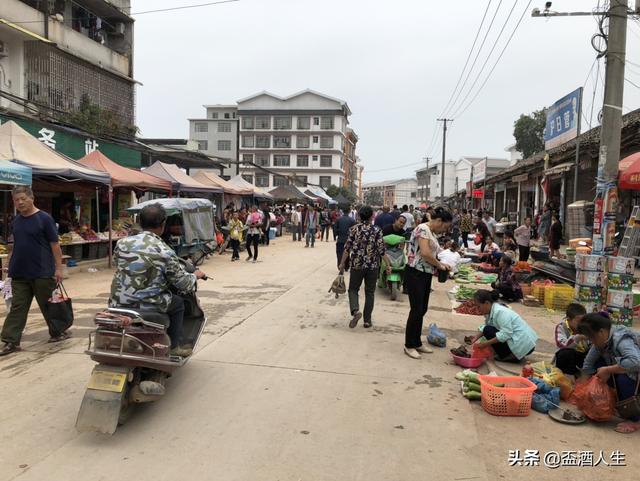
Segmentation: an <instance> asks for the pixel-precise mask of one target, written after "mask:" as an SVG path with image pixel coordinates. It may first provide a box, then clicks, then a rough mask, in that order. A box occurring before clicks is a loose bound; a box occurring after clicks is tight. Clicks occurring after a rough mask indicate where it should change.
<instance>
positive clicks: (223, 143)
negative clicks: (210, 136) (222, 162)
mask: <svg viewBox="0 0 640 481" xmlns="http://www.w3.org/2000/svg"><path fill="white" fill-rule="evenodd" d="M218 150H231V141H230V140H218Z"/></svg>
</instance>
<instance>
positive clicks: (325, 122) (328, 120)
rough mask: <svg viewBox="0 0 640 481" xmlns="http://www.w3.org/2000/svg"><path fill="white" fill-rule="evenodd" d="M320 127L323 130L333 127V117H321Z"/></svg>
mask: <svg viewBox="0 0 640 481" xmlns="http://www.w3.org/2000/svg"><path fill="white" fill-rule="evenodd" d="M320 128H321V129H323V130H330V129H332V128H333V117H322V122H320Z"/></svg>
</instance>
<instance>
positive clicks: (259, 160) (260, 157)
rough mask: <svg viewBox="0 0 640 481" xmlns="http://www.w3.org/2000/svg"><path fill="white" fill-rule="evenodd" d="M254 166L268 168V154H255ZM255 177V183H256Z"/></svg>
mask: <svg viewBox="0 0 640 481" xmlns="http://www.w3.org/2000/svg"><path fill="white" fill-rule="evenodd" d="M256 165H259V166H260V167H269V154H256ZM257 177H258V176H257V175H256V182H257V181H258V179H257Z"/></svg>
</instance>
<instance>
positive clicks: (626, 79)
mask: <svg viewBox="0 0 640 481" xmlns="http://www.w3.org/2000/svg"><path fill="white" fill-rule="evenodd" d="M624 79H625V81H627V82H629V83H630V84H631V85H633V86H634V87H635V88H637V89H640V85H638V84H637V83H634V82H632V81H631V80H629V79H628V78H627V77H625V78H624Z"/></svg>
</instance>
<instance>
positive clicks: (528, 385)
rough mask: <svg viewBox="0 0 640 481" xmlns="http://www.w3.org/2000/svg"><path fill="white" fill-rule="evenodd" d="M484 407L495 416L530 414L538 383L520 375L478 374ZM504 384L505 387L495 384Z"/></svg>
mask: <svg viewBox="0 0 640 481" xmlns="http://www.w3.org/2000/svg"><path fill="white" fill-rule="evenodd" d="M478 378H479V379H480V387H481V396H482V397H481V399H482V407H483V408H484V410H485V411H487V412H488V413H489V414H493V415H494V416H528V415H529V412H530V411H531V399H532V397H533V392H534V391H535V390H536V385H535V384H533V383H532V382H531V381H529V380H528V379H525V378H524V377H520V376H478ZM495 384H504V387H498V386H495Z"/></svg>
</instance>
